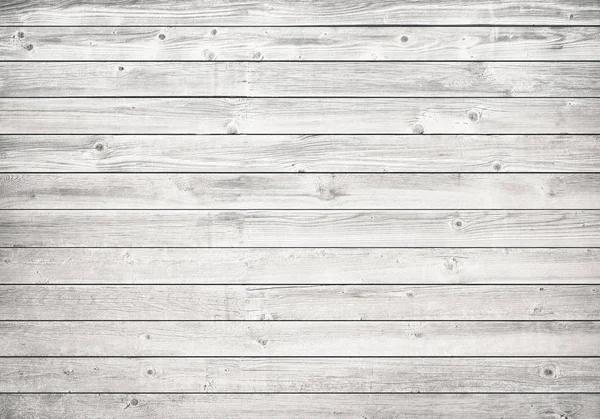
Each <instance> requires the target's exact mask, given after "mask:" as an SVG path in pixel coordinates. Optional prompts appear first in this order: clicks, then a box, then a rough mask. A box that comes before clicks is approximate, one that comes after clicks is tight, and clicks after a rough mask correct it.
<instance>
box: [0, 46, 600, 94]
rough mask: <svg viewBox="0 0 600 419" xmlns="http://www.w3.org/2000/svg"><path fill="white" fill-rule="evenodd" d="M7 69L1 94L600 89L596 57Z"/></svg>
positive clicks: (23, 65)
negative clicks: (563, 60) (577, 59)
mask: <svg viewBox="0 0 600 419" xmlns="http://www.w3.org/2000/svg"><path fill="white" fill-rule="evenodd" d="M599 38H600V35H599ZM599 44H600V40H599ZM597 55H598V56H600V47H599V51H598V53H597ZM0 72H2V73H3V74H4V80H3V82H2V84H0V96H1V97H25V96H27V97H106V96H117V97H122V96H144V97H157V96H158V97H161V96H162V97H169V96H181V97H198V96H206V97H210V96H241V97H261V96H270V97H286V96H287V97H289V96H294V97H299V96H300V97H310V96H318V97H390V98H391V97H414V96H419V97H455V96H461V97H548V96H552V97H576V96H585V97H598V96H600V75H599V74H600V64H599V63H597V62H569V63H558V62H552V63H547V62H544V63H541V62H531V63H530V62H443V63H432V62H422V63H416V62H406V63H400V62H388V63H386V62H377V63H360V62H340V63H324V62H306V63H283V62H271V63H267V62H264V63H251V62H226V63H219V62H208V63H198V62H114V61H113V62H59V63H53V62H4V63H3V62H0Z"/></svg>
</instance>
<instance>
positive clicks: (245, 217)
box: [0, 210, 600, 247]
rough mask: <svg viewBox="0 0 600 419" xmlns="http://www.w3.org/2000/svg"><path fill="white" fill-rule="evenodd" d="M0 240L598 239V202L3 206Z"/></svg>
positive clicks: (470, 242) (480, 243) (563, 242)
mask: <svg viewBox="0 0 600 419" xmlns="http://www.w3.org/2000/svg"><path fill="white" fill-rule="evenodd" d="M1 214H2V220H1V226H2V230H3V232H2V233H3V234H2V235H1V236H0V247H32V246H42V247H45V246H47V247H476V246H477V247H598V246H600V211H598V210H577V211H574V210H570V211H566V210H565V211H561V210H543V211H542V210H539V211H527V210H514V211H507V210H496V211H492V210H480V211H473V210H470V211H469V210H457V211H433V210H420V211H419V210H397V211H394V210H373V211H358V210H321V211H316V210H281V211H277V210H262V211H261V210H247V211H234V210H214V211H207V210H195V211H194V210H153V211H149V210H47V211H39V210H3V211H2V213H1Z"/></svg>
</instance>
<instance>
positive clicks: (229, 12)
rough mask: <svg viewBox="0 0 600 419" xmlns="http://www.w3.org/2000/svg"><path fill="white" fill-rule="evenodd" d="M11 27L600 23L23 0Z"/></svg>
mask: <svg viewBox="0 0 600 419" xmlns="http://www.w3.org/2000/svg"><path fill="white" fill-rule="evenodd" d="M0 17H1V18H2V21H3V24H5V25H19V24H27V25H157V24H158V25H168V26H172V25H219V24H220V25H224V24H230V25H319V24H321V25H322V24H325V25H331V24H336V25H339V24H347V25H353V24H361V25H367V24H370V25H380V24H383V25H394V24H396V25H397V24H425V25H429V24H435V23H441V24H445V25H450V24H453V25H454V24H524V25H530V24H535V25H543V24H555V25H578V24H598V23H600V6H599V5H598V3H597V2H596V1H595V0H526V1H516V0H505V1H502V2H498V1H493V0H473V1H465V0H448V1H445V2H443V3H440V4H437V3H435V4H432V3H430V2H421V1H414V0H400V1H398V0H380V1H377V2H374V3H372V2H367V1H364V0H350V1H344V2H321V1H318V2H315V1H309V0H301V1H294V2H290V1H286V0H269V1H263V2H260V3H248V2H246V1H242V0H230V1H224V0H192V1H186V2H184V3H180V2H173V1H168V2H165V1H161V0H147V1H144V2H143V4H142V3H139V2H137V1H136V0H126V1H119V2H117V3H115V2H114V1H107V0H102V1H93V2H90V1H77V2H73V1H69V0H58V1H57V0H23V1H19V2H18V3H10V2H9V3H6V4H3V5H2V7H0Z"/></svg>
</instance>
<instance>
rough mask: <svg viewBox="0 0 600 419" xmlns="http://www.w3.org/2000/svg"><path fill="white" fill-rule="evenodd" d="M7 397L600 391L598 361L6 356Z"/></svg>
mask: <svg viewBox="0 0 600 419" xmlns="http://www.w3.org/2000/svg"><path fill="white" fill-rule="evenodd" d="M0 377H1V378H2V380H0V392H57V393H67V392H115V393H122V392H135V393H137V392H158V393H161V392H178V393H185V392H200V393H211V392H241V393H256V392H266V393H272V392H276V393H297V392H306V393H322V392H328V393H345V392H359V393H380V392H389V393H416V392H444V393H455V392H465V393H473V392H475V393H479V392H499V393H504V392H511V393H512V392H532V393H538V392H566V393H578V392H595V391H597V390H598V386H600V360H599V359H598V358H556V359H553V358H503V359H502V358H500V359H499V358H468V359H465V358H410V359H409V358H385V359H382V358H361V359H358V358H352V359H344V358H266V359H264V358H263V359H261V358H253V359H248V358H245V359H240V358H150V359H149V358H58V359H57V358H2V359H0Z"/></svg>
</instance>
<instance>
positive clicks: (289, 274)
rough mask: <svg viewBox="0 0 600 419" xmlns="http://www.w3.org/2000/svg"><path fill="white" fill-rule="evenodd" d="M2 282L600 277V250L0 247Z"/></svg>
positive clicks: (562, 280) (569, 280)
mask: <svg viewBox="0 0 600 419" xmlns="http://www.w3.org/2000/svg"><path fill="white" fill-rule="evenodd" d="M0 283H1V284H15V285H17V284H124V285H127V284H157V283H160V284H255V285H256V284H283V285H286V284H287V285H291V284H400V285H401V284H415V285H418V284H421V285H423V284H600V249H543V248H541V249H498V248H490V249H342V248H337V249H336V248H332V249H275V248H271V249H235V248H234V249H101V248H89V249H73V248H70V249H61V248H49V249H40V248H32V249H27V248H0Z"/></svg>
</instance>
